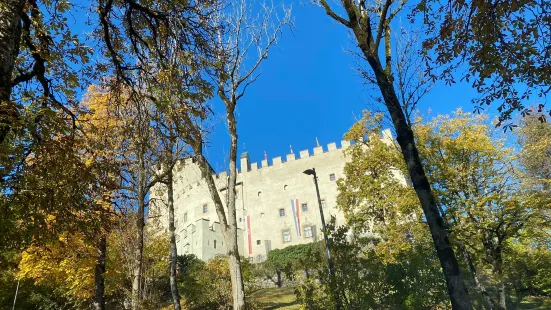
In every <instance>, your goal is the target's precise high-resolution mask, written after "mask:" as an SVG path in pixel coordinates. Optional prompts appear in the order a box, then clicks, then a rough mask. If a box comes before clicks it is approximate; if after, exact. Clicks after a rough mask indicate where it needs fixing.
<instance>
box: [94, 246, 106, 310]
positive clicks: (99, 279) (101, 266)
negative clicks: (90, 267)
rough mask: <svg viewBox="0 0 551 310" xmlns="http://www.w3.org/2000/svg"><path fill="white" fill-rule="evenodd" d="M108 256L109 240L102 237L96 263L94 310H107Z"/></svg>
mask: <svg viewBox="0 0 551 310" xmlns="http://www.w3.org/2000/svg"><path fill="white" fill-rule="evenodd" d="M106 256H107V238H106V237H105V236H101V238H100V240H99V244H98V259H97V261H96V271H95V274H94V290H95V295H94V310H104V309H105V299H104V293H105V277H104V275H105V261H106Z"/></svg>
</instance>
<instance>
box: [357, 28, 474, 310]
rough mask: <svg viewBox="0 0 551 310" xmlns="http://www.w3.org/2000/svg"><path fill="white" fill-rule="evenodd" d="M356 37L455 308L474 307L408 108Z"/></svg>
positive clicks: (373, 56)
mask: <svg viewBox="0 0 551 310" xmlns="http://www.w3.org/2000/svg"><path fill="white" fill-rule="evenodd" d="M355 32H356V31H355ZM356 38H357V39H358V42H359V43H360V44H359V45H360V48H361V50H362V52H363V53H364V56H365V57H366V59H367V61H368V62H369V65H370V66H371V68H372V70H373V72H374V73H375V77H376V80H377V85H378V86H379V89H380V91H381V94H382V96H383V99H384V102H385V105H386V107H387V109H388V112H389V114H390V117H391V119H392V122H393V124H394V128H395V130H396V134H397V141H398V144H399V145H400V148H401V151H402V155H403V157H404V160H405V162H406V164H407V169H408V172H409V176H410V178H411V181H412V183H413V188H414V189H415V192H416V193H417V196H418V197H419V201H420V203H421V206H422V208H423V213H424V214H425V217H426V220H427V224H428V226H429V228H430V232H431V235H432V240H433V242H434V247H435V248H436V252H437V255H438V259H439V260H440V265H441V266H442V271H443V273H444V277H445V279H446V285H447V288H448V294H449V296H450V300H451V303H452V308H453V309H472V304H471V300H470V298H469V293H468V291H467V287H466V285H465V282H464V281H463V279H462V277H461V272H460V269H459V264H458V262H457V258H456V256H455V253H454V251H453V248H452V246H451V244H450V240H449V238H448V232H447V231H446V227H445V226H444V221H443V220H442V217H441V215H440V213H439V211H438V207H437V205H436V201H435V199H434V196H433V194H432V190H431V187H430V184H429V181H428V179H427V176H426V174H425V170H424V168H423V165H422V163H421V159H420V157H419V152H418V150H417V146H416V145H415V138H414V135H413V131H412V129H411V127H410V126H409V124H408V122H407V119H406V117H405V114H404V111H403V110H402V107H401V105H400V102H399V100H398V97H397V96H396V92H395V90H394V85H393V84H392V82H391V81H390V80H389V78H388V76H387V75H386V74H385V71H384V69H383V67H382V65H381V62H380V60H379V57H378V56H377V55H373V54H372V53H371V51H370V50H369V48H368V46H367V44H362V43H361V40H360V38H358V35H356Z"/></svg>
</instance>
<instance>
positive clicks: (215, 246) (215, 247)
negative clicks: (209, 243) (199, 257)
mask: <svg viewBox="0 0 551 310" xmlns="http://www.w3.org/2000/svg"><path fill="white" fill-rule="evenodd" d="M214 248H215V249H216V240H214Z"/></svg>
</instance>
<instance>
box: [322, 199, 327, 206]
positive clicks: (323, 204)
mask: <svg viewBox="0 0 551 310" xmlns="http://www.w3.org/2000/svg"><path fill="white" fill-rule="evenodd" d="M326 206H327V204H326V203H325V199H322V200H321V207H322V208H325V207H326Z"/></svg>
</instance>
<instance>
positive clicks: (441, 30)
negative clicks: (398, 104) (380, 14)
mask: <svg viewBox="0 0 551 310" xmlns="http://www.w3.org/2000/svg"><path fill="white" fill-rule="evenodd" d="M413 13H414V14H413V16H419V17H420V19H421V20H422V23H423V26H424V29H423V30H424V31H425V34H426V38H425V40H424V43H423V46H424V51H423V54H424V58H425V61H426V62H427V67H428V68H429V70H427V74H428V75H430V76H432V78H442V79H445V80H446V82H447V83H449V84H451V83H454V82H455V80H454V74H455V69H458V68H461V67H463V66H467V67H468V70H466V71H464V72H465V73H464V74H462V76H461V80H465V81H467V82H471V81H472V86H473V87H474V88H475V89H476V90H477V92H478V93H479V94H480V97H479V98H475V99H474V100H473V101H474V103H475V104H476V110H478V111H481V110H482V109H483V108H484V106H486V105H489V104H491V103H493V102H495V101H500V103H499V106H498V111H499V112H500V117H499V123H498V124H499V125H502V124H503V125H507V126H508V127H511V126H514V124H512V123H508V122H509V121H510V120H511V118H512V117H513V115H514V114H513V113H514V112H521V114H522V115H523V116H525V115H528V114H530V113H531V112H536V113H540V114H539V116H540V117H541V120H544V119H545V114H543V113H542V112H544V109H545V107H544V105H543V104H540V105H538V106H537V107H536V108H535V109H531V108H530V107H527V106H526V105H525V102H526V101H527V99H529V98H531V97H532V96H534V95H536V96H538V97H545V96H546V95H547V94H548V93H549V91H550V90H551V87H549V86H550V85H551V80H550V79H549V71H550V70H551V65H550V61H549V60H550V56H551V55H550V54H549V46H550V45H551V41H550V40H551V39H549V38H550V37H551V27H550V26H549V22H548V21H549V18H551V3H549V1H546V0H529V1H489V2H487V1H435V0H422V1H419V2H418V4H417V5H416V7H415V8H414V10H413ZM548 112H549V111H547V112H544V113H548ZM508 127H506V128H508Z"/></svg>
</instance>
